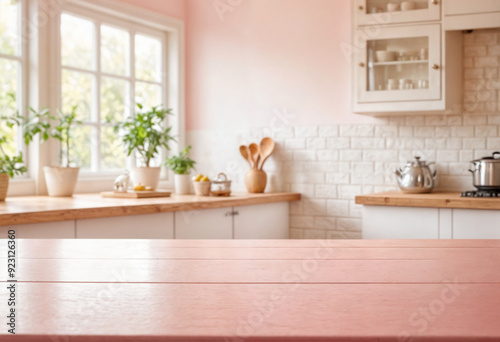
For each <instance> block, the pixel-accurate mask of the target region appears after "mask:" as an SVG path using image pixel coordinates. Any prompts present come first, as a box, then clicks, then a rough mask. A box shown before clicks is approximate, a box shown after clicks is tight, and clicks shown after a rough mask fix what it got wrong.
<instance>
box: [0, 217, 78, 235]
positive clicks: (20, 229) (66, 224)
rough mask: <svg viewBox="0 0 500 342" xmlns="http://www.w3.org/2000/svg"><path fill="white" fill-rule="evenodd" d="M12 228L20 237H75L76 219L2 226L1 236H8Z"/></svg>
mask: <svg viewBox="0 0 500 342" xmlns="http://www.w3.org/2000/svg"><path fill="white" fill-rule="evenodd" d="M10 229H14V230H15V231H16V237H17V238H18V239H74V238H75V221H59V222H44V223H31V224H19V225H12V226H2V227H0V238H7V232H8V231H9V230H10Z"/></svg>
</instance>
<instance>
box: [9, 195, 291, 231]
mask: <svg viewBox="0 0 500 342" xmlns="http://www.w3.org/2000/svg"><path fill="white" fill-rule="evenodd" d="M300 198H301V196H300V194H298V193H265V194H244V193H240V194H238V193H236V194H232V195H231V196H229V197H203V196H194V195H183V196H180V195H172V196H171V197H168V198H148V199H136V200H134V199H118V198H112V199H110V198H102V197H101V196H100V195H99V194H91V195H74V196H73V197H71V198H56V197H46V196H30V197H8V198H7V200H6V201H5V202H0V226H8V225H16V224H26V223H40V222H56V221H66V220H82V219H89V218H100V217H114V216H126V215H141V214H152V213H162V212H174V211H184V210H203V209H213V208H224V207H236V206H243V205H253V204H265V203H276V202H290V201H298V200H300Z"/></svg>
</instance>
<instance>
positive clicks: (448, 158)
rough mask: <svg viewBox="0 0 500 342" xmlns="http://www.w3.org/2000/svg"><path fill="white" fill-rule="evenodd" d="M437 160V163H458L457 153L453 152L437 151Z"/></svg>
mask: <svg viewBox="0 0 500 342" xmlns="http://www.w3.org/2000/svg"><path fill="white" fill-rule="evenodd" d="M437 160H438V161H439V162H458V151H455V150H443V151H437Z"/></svg>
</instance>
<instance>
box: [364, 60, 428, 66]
mask: <svg viewBox="0 0 500 342" xmlns="http://www.w3.org/2000/svg"><path fill="white" fill-rule="evenodd" d="M426 63H429V60H428V59H425V60H423V59H422V60H420V59H419V60H415V61H394V62H375V63H371V65H373V66H387V65H408V64H426Z"/></svg>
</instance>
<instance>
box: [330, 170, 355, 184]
mask: <svg viewBox="0 0 500 342" xmlns="http://www.w3.org/2000/svg"><path fill="white" fill-rule="evenodd" d="M349 177H350V175H349V173H327V174H326V184H349V183H350V182H349Z"/></svg>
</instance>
